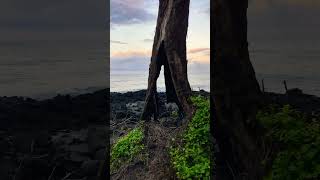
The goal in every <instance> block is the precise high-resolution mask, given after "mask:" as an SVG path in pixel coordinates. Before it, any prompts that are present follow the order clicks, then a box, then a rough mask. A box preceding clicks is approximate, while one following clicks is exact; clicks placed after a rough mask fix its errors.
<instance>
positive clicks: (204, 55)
mask: <svg viewBox="0 0 320 180" xmlns="http://www.w3.org/2000/svg"><path fill="white" fill-rule="evenodd" d="M187 55H188V61H189V63H193V62H199V63H209V62H210V48H193V49H189V50H188V53H187ZM111 57H112V58H130V57H151V51H117V52H113V53H111Z"/></svg>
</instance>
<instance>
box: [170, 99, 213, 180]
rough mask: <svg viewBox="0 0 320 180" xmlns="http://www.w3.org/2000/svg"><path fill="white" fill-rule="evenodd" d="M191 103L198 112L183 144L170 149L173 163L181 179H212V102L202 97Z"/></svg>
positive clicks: (182, 141)
mask: <svg viewBox="0 0 320 180" xmlns="http://www.w3.org/2000/svg"><path fill="white" fill-rule="evenodd" d="M191 101H192V103H193V104H194V106H195V107H196V112H195V114H194V116H193V118H192V120H191V121H190V122H189V124H188V127H187V129H186V131H185V133H184V134H183V135H182V137H181V138H182V139H181V143H179V144H178V145H174V146H172V147H171V148H170V155H171V161H172V164H173V167H174V168H175V170H176V174H177V176H178V178H180V179H200V178H201V179H210V154H211V153H212V151H211V150H212V148H211V147H212V146H211V143H210V138H209V137H210V102H209V99H207V98H204V97H202V96H193V97H191Z"/></svg>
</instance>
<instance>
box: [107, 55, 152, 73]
mask: <svg viewBox="0 0 320 180" xmlns="http://www.w3.org/2000/svg"><path fill="white" fill-rule="evenodd" d="M149 63H150V58H148V57H146V56H131V57H111V61H110V65H111V66H110V68H111V71H119V70H130V71H139V70H145V71H148V69H149V68H148V67H149Z"/></svg>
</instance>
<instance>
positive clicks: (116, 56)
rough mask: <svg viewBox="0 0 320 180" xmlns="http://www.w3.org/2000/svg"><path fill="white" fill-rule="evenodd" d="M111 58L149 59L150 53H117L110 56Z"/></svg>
mask: <svg viewBox="0 0 320 180" xmlns="http://www.w3.org/2000/svg"><path fill="white" fill-rule="evenodd" d="M111 57H113V58H131V57H151V51H118V52H113V53H112V54H111Z"/></svg>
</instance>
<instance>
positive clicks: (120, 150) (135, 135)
mask: <svg viewBox="0 0 320 180" xmlns="http://www.w3.org/2000/svg"><path fill="white" fill-rule="evenodd" d="M143 137H144V136H143V131H142V127H137V128H135V129H133V130H131V131H130V132H129V133H128V134H127V135H125V136H123V137H121V138H119V140H118V141H117V142H116V143H115V144H114V145H113V146H112V148H111V170H112V171H113V170H114V169H116V168H118V167H119V166H121V164H123V163H127V162H131V161H132V159H133V157H135V156H136V155H137V154H139V153H140V152H141V150H143V149H144V145H143V143H142V140H143Z"/></svg>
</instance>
